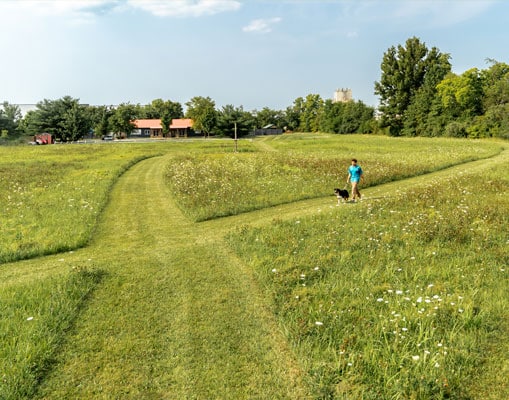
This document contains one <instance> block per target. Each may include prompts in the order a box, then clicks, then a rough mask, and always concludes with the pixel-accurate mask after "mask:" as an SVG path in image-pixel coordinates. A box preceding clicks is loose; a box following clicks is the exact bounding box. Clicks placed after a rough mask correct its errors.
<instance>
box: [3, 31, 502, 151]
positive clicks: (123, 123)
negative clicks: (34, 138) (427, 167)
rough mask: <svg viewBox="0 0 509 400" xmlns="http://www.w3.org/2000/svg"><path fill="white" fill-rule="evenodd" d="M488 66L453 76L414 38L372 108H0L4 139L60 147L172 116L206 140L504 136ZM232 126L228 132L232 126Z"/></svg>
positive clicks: (497, 73) (384, 68)
mask: <svg viewBox="0 0 509 400" xmlns="http://www.w3.org/2000/svg"><path fill="white" fill-rule="evenodd" d="M487 63H488V65H489V67H488V68H486V69H483V70H479V69H477V68H472V69H469V70H467V71H465V72H464V73H462V74H455V73H453V72H452V66H451V63H450V55H449V54H447V53H442V52H441V51H440V50H439V49H438V48H436V47H432V48H431V49H429V48H428V47H427V46H426V44H425V43H423V42H421V40H420V39H419V38H417V37H412V38H409V39H408V40H407V41H406V43H405V44H404V45H398V46H392V47H390V48H389V49H388V50H387V51H386V52H385V53H384V55H383V58H382V62H381V65H380V67H381V76H380V80H379V81H377V82H375V84H374V93H375V94H376V95H378V96H379V100H380V103H379V106H378V110H375V108H374V107H370V106H367V105H366V104H364V103H363V102H362V101H350V102H345V103H342V102H333V101H332V100H331V99H325V100H324V99H322V98H321V97H320V95H317V94H308V95H307V96H306V97H299V98H297V99H295V100H294V102H293V104H292V105H291V106H289V107H287V108H286V109H285V110H273V109H270V108H268V107H265V108H263V109H262V110H259V111H258V110H254V111H245V110H244V109H243V107H242V106H240V107H236V106H234V105H226V106H223V107H221V108H217V107H216V105H215V102H214V101H213V100H212V99H211V98H210V97H201V96H198V97H193V98H192V99H191V100H190V101H188V102H187V103H186V104H185V106H186V111H185V112H184V108H183V106H182V105H181V104H180V103H178V102H174V101H171V100H162V99H155V100H153V101H152V102H151V103H150V104H147V105H140V104H130V103H122V104H120V105H118V106H116V107H113V106H88V105H84V104H80V102H79V99H75V98H72V97H70V96H65V97H63V98H61V99H57V100H47V99H45V100H43V101H41V102H39V103H38V104H37V106H36V110H33V111H29V112H28V113H27V114H26V115H25V116H24V117H23V118H22V117H21V113H20V110H19V108H18V107H17V106H15V105H12V104H9V103H8V102H4V103H3V105H2V107H1V108H0V132H1V136H2V137H3V138H9V137H16V136H18V135H21V134H24V135H35V134H37V133H41V132H48V133H51V134H52V135H53V136H54V137H55V138H56V139H59V140H61V141H75V140H79V139H81V138H84V137H90V136H94V137H103V136H105V135H107V134H110V133H114V134H117V135H119V136H125V135H129V133H130V132H132V130H133V129H134V126H133V123H132V121H133V120H135V119H144V118H149V119H153V118H155V119H161V122H162V124H161V125H162V128H163V135H166V134H168V131H169V125H170V123H171V120H172V119H174V118H184V117H186V118H191V119H193V121H194V127H193V128H194V129H195V130H196V131H198V132H201V133H202V134H203V135H205V136H210V135H216V136H233V135H234V130H235V133H236V134H237V136H238V137H242V136H245V135H248V134H250V133H252V132H253V131H254V130H255V129H257V128H261V127H264V126H267V125H275V126H277V127H279V128H282V129H284V130H285V131H295V132H327V133H337V134H350V133H383V134H387V135H392V136H451V137H471V138H481V137H492V136H497V137H506V138H508V137H509V65H508V64H505V63H502V62H498V61H496V60H492V59H488V60H487ZM234 127H235V128H234Z"/></svg>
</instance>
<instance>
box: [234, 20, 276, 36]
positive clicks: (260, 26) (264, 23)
mask: <svg viewBox="0 0 509 400" xmlns="http://www.w3.org/2000/svg"><path fill="white" fill-rule="evenodd" d="M278 22H281V18H280V17H274V18H267V19H255V20H253V21H251V22H250V23H249V25H247V26H245V27H244V28H242V30H243V31H244V32H256V33H269V32H271V31H272V25H274V24H277V23H278Z"/></svg>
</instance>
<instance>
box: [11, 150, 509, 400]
mask: <svg viewBox="0 0 509 400" xmlns="http://www.w3.org/2000/svg"><path fill="white" fill-rule="evenodd" d="M508 161H509V157H508V152H507V151H505V152H504V153H502V155H500V156H498V157H494V158H493V159H490V160H483V161H479V162H474V163H469V164H466V165H464V166H458V167H454V168H451V169H448V170H444V171H441V172H438V173H434V174H430V175H426V176H421V177H417V178H412V179H408V180H405V181H404V182H400V183H391V184H387V185H383V186H378V187H374V188H371V189H367V190H365V191H364V192H363V194H364V195H365V196H370V197H374V196H380V197H383V196H389V195H390V193H391V192H393V191H395V190H400V191H404V190H405V188H409V187H411V185H413V184H415V183H422V182H425V181H426V180H430V179H439V178H441V177H443V178H447V177H448V176H450V175H451V174H455V173H458V172H460V171H462V170H463V169H466V168H479V169H483V168H490V166H492V165H494V164H496V163H499V162H508ZM164 165H165V161H164V159H161V158H156V159H150V160H146V161H143V162H142V163H140V164H138V165H137V166H135V167H134V168H133V169H132V170H130V171H129V172H127V173H126V174H125V175H124V176H123V177H122V178H121V179H120V181H119V182H118V184H117V185H116V186H115V188H114V190H113V192H112V195H111V202H110V205H109V206H108V207H107V209H106V210H105V213H104V219H103V221H102V223H101V225H100V226H99V228H98V232H97V235H96V238H98V239H97V241H95V242H93V243H92V244H91V245H90V246H89V247H87V248H84V249H82V250H79V251H76V252H73V253H68V254H65V255H58V256H49V257H45V258H43V259H39V260H31V261H25V262H22V263H16V264H6V265H4V266H3V267H2V269H3V271H2V276H3V277H6V279H12V280H19V279H24V276H29V275H33V271H34V269H35V270H38V271H40V273H41V274H49V273H51V271H53V270H58V269H60V268H61V267H62V265H64V264H65V265H66V266H72V265H75V264H78V265H81V264H86V263H88V262H93V264H94V266H95V267H96V268H98V269H99V270H101V271H105V272H106V276H105V277H104V279H103V282H102V285H101V286H100V288H99V289H98V290H97V291H96V292H95V293H94V296H93V298H92V299H91V300H90V302H89V304H88V308H87V309H86V311H85V312H84V313H83V314H82V315H81V318H80V320H79V321H77V322H76V324H75V329H74V330H73V333H72V334H71V335H70V336H69V337H68V340H67V342H66V344H65V345H64V346H63V349H62V353H61V354H60V355H59V356H58V360H57V361H58V364H57V365H56V367H55V369H54V370H53V372H52V374H51V375H50V376H49V377H47V379H45V380H44V382H43V384H42V386H41V396H40V397H42V398H48V399H57V398H87V399H88V398H137V399H138V398H200V399H204V398H207V399H208V398H222V399H226V398H236V399H238V398H292V399H293V398H306V388H305V387H304V386H303V384H302V375H301V371H300V369H299V366H298V364H297V363H296V361H295V358H294V356H293V354H292V351H291V349H290V348H289V347H288V344H287V343H286V342H285V340H284V338H283V335H282V334H281V333H280V332H279V331H278V328H277V324H276V322H275V320H274V317H273V316H272V315H271V314H270V312H269V311H268V305H267V303H266V300H265V299H264V298H263V297H262V296H261V291H260V289H259V288H258V287H257V284H256V282H255V281H254V278H253V276H252V275H251V272H250V271H249V270H248V269H247V268H246V267H245V266H244V265H243V264H242V263H241V262H240V261H239V260H238V259H237V258H236V257H235V256H234V255H233V254H232V253H231V252H230V251H229V250H228V248H226V246H225V245H223V241H222V237H223V235H224V234H225V233H226V232H227V231H228V230H229V229H231V227H233V226H238V225H242V224H253V225H257V224H260V225H262V224H266V223H269V222H270V221H272V220H273V219H275V218H278V219H285V218H295V217H299V216H302V215H310V214H313V213H316V212H319V211H320V210H321V209H323V208H327V207H333V206H334V202H335V199H334V198H332V197H327V198H320V199H314V200H306V201H302V202H296V203H293V204H287V205H283V206H278V207H272V208H269V209H265V210H260V211H256V212H252V213H249V214H244V215H239V216H235V217H229V218H223V219H220V220H214V221H208V222H205V223H201V224H192V223H190V222H188V221H187V220H186V219H184V218H183V217H182V216H181V214H180V213H179V212H178V210H177V207H176V206H175V204H173V203H172V199H171V196H170V194H169V193H168V192H167V189H166V187H165V186H164V184H163V181H162V177H161V176H162V170H163V168H164ZM140 199H144V200H143V201H144V204H142V205H139V203H140ZM137 204H138V205H137ZM126 243H128V245H127V246H126V245H125V244H126ZM507 350H508V349H507V343H502V344H501V346H500V356H501V357H500V359H499V360H498V362H500V364H496V363H497V360H495V362H494V364H493V365H492V366H489V367H488V368H487V372H489V371H490V370H496V369H497V368H498V369H500V368H507V365H505V364H504V363H506V361H505V360H506V358H504V356H503V355H504V354H505V351H507ZM491 382H493V381H491ZM503 382H504V381H503V377H500V381H499V383H500V388H498V389H497V390H495V391H493V390H491V391H488V390H487V388H481V387H480V388H479V392H480V393H490V392H491V393H492V394H493V395H494V396H499V397H492V398H500V395H503V392H502V391H503V390H504V389H503ZM505 390H506V391H507V388H506V389H505ZM505 394H507V393H505ZM479 398H488V397H485V396H484V395H483V396H481V397H479Z"/></svg>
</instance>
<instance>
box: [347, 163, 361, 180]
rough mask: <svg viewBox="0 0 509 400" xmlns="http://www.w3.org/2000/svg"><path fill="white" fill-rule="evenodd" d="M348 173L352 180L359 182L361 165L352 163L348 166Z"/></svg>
mask: <svg viewBox="0 0 509 400" xmlns="http://www.w3.org/2000/svg"><path fill="white" fill-rule="evenodd" d="M348 173H349V174H350V175H351V176H350V182H359V181H360V179H361V175H362V168H361V167H360V165H350V166H349V167H348Z"/></svg>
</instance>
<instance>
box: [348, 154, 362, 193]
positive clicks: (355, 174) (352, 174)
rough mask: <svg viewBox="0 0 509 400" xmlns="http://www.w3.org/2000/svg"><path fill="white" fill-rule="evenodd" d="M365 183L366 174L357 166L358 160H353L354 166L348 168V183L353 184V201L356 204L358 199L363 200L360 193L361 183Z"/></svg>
mask: <svg viewBox="0 0 509 400" xmlns="http://www.w3.org/2000/svg"><path fill="white" fill-rule="evenodd" d="M361 180H362V182H364V173H363V172H362V168H361V166H360V165H358V164H357V159H355V158H352V164H351V165H350V166H349V167H348V178H346V183H347V184H348V183H351V184H352V201H354V202H355V200H356V198H358V199H359V200H360V199H361V192H359V186H358V185H359V182H360V181H361Z"/></svg>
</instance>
